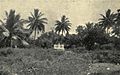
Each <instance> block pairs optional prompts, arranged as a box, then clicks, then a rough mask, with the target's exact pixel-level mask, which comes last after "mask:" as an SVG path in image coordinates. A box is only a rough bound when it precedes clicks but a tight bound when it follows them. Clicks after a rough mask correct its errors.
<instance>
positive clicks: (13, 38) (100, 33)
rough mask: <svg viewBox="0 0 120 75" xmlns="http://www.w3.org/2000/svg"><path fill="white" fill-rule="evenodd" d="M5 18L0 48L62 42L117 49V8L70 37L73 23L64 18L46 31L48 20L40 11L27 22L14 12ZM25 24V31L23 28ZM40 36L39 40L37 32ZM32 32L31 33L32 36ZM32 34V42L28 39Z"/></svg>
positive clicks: (119, 25) (119, 40) (69, 45)
mask: <svg viewBox="0 0 120 75" xmlns="http://www.w3.org/2000/svg"><path fill="white" fill-rule="evenodd" d="M5 14H6V18H5V19H4V20H0V22H1V25H0V47H1V48H3V47H15V46H17V47H19V48H24V47H28V46H29V47H40V48H53V45H54V44H57V43H62V44H64V45H65V48H77V47H85V48H86V49H88V50H94V49H96V47H97V48H99V49H100V48H101V46H103V45H106V44H110V43H111V44H112V46H113V47H114V48H115V49H119V48H120V46H119V44H120V9H118V10H117V11H116V12H112V10H111V9H108V10H107V11H106V12H105V14H100V15H101V17H100V18H99V19H98V22H96V23H93V22H88V23H86V24H85V25H79V26H78V27H77V28H76V33H77V34H69V31H70V29H71V25H72V23H71V22H70V20H69V18H67V17H66V15H63V16H62V17H61V19H60V20H56V21H55V25H54V29H52V30H51V31H49V32H45V25H47V24H48V19H47V18H45V17H44V14H43V13H42V12H41V11H40V10H39V9H34V11H33V12H30V16H28V19H21V16H20V14H16V12H15V10H12V9H11V10H10V11H9V12H7V11H5ZM25 25H27V26H26V27H27V29H26V28H25ZM40 32H41V33H42V34H41V36H40V37H38V35H39V33H40ZM32 33H34V34H32ZM31 35H34V37H33V39H31V38H30V36H31Z"/></svg>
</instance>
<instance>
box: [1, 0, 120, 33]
mask: <svg viewBox="0 0 120 75" xmlns="http://www.w3.org/2000/svg"><path fill="white" fill-rule="evenodd" d="M34 8H38V9H40V10H41V11H42V12H43V13H44V14H45V17H47V18H48V25H47V26H46V31H48V30H50V29H51V27H53V26H54V24H55V20H56V19H60V17H61V16H62V15H66V16H67V17H68V18H69V19H70V21H71V23H72V29H71V31H70V33H75V29H76V27H77V26H78V25H83V24H85V23H87V22H89V21H90V22H96V21H97V20H98V18H99V17H100V15H99V14H104V13H105V11H106V10H107V9H109V8H110V9H112V10H113V11H116V9H119V8H120V0H0V19H3V18H4V17H5V13H4V11H5V10H6V11H9V10H10V9H15V10H16V12H17V13H20V14H21V16H22V18H24V19H26V18H27V16H29V15H30V12H33V9H34Z"/></svg>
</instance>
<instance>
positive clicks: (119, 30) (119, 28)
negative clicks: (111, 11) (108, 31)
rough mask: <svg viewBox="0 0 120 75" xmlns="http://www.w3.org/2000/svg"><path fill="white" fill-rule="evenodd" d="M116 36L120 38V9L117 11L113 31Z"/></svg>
mask: <svg viewBox="0 0 120 75" xmlns="http://www.w3.org/2000/svg"><path fill="white" fill-rule="evenodd" d="M112 33H114V36H116V35H117V36H118V37H120V9H118V10H117V13H116V19H115V25H114V26H113V31H112Z"/></svg>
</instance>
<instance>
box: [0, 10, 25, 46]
mask: <svg viewBox="0 0 120 75" xmlns="http://www.w3.org/2000/svg"><path fill="white" fill-rule="evenodd" d="M5 13H6V19H5V22H3V21H2V20H0V22H1V24H2V25H1V26H0V28H1V29H2V30H3V34H4V35H5V37H4V38H3V39H2V40H1V41H0V42H1V43H2V44H3V45H4V46H11V47H12V44H13V43H12V42H13V41H12V40H19V41H23V38H22V37H23V36H22V34H19V33H18V31H17V30H16V29H17V28H18V27H20V26H21V25H23V22H24V20H23V19H20V15H19V14H15V10H10V12H9V13H8V12H7V11H5Z"/></svg>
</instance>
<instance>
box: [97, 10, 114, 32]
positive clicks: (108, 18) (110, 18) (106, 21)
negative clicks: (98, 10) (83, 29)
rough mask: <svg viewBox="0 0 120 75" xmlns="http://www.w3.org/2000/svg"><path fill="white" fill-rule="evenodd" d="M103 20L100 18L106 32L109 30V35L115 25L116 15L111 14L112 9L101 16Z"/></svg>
mask: <svg viewBox="0 0 120 75" xmlns="http://www.w3.org/2000/svg"><path fill="white" fill-rule="evenodd" d="M100 15H101V16H102V18H100V19H99V20H100V24H101V25H102V26H103V29H104V30H107V33H109V32H108V31H109V29H110V27H112V26H113V25H114V23H115V14H114V13H113V12H111V9H108V10H107V11H106V13H105V15H103V14H100Z"/></svg>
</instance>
